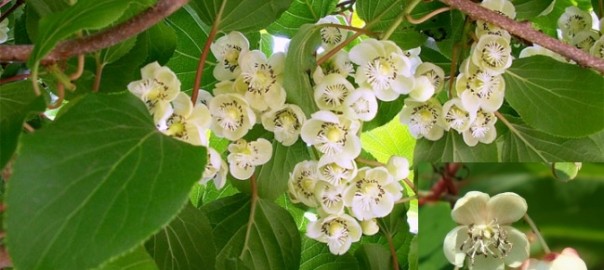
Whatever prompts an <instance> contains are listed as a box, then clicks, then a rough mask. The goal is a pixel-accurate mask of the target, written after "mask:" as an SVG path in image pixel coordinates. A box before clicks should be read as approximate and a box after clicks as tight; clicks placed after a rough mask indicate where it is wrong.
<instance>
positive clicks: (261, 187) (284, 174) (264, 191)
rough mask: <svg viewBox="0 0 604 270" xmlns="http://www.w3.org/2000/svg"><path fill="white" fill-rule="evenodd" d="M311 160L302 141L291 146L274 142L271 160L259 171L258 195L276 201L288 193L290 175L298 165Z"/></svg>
mask: <svg viewBox="0 0 604 270" xmlns="http://www.w3.org/2000/svg"><path fill="white" fill-rule="evenodd" d="M309 159H310V154H309V153H308V149H307V148H306V144H305V143H304V142H303V141H302V140H301V139H299V140H298V141H297V142H296V143H295V144H293V145H291V146H283V145H282V144H281V143H279V142H277V141H274V142H273V156H272V157H271V160H269V161H268V163H266V164H264V165H262V167H260V170H259V171H258V177H257V179H258V195H259V196H260V197H262V198H264V199H268V200H271V201H272V200H275V199H276V198H277V197H279V195H281V194H283V193H284V192H285V191H287V182H288V180H289V173H290V172H292V171H293V170H294V167H295V166H296V164H298V163H299V162H301V161H303V160H309Z"/></svg>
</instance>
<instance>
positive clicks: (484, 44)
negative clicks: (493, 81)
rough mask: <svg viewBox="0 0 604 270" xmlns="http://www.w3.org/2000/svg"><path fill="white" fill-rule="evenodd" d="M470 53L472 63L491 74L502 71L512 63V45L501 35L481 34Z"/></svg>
mask: <svg viewBox="0 0 604 270" xmlns="http://www.w3.org/2000/svg"><path fill="white" fill-rule="evenodd" d="M471 54H472V56H471V58H472V62H473V63H474V65H476V66H478V67H480V68H482V69H485V70H486V71H488V72H490V73H491V74H493V75H496V74H501V73H503V72H504V71H505V70H506V69H507V68H509V67H510V66H511V65H512V46H510V43H509V41H508V40H506V39H505V38H503V37H501V36H497V35H483V36H481V37H480V39H479V40H478V43H476V44H475V46H473V48H472V52H471Z"/></svg>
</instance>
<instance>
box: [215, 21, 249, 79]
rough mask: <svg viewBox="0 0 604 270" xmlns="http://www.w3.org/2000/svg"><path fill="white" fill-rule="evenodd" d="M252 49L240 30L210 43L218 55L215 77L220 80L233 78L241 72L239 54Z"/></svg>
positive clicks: (216, 55)
mask: <svg viewBox="0 0 604 270" xmlns="http://www.w3.org/2000/svg"><path fill="white" fill-rule="evenodd" d="M249 49H250V43H249V41H248V40H247V38H246V37H245V36H244V35H243V34H241V33H240V32H237V31H233V32H231V33H229V34H227V35H224V36H222V37H220V38H219V39H217V40H216V42H214V43H212V45H210V50H212V53H213V54H214V56H215V57H216V61H217V64H216V66H215V67H214V77H215V78H216V79H217V80H219V81H227V80H233V79H235V78H237V76H239V74H241V67H240V66H239V56H240V55H241V54H242V53H245V52H247V51H248V50H249Z"/></svg>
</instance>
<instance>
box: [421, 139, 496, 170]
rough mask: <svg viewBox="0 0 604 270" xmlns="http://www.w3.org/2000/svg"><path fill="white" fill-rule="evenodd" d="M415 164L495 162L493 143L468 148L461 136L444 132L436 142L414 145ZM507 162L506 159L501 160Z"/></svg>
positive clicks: (494, 146) (428, 141)
mask: <svg viewBox="0 0 604 270" xmlns="http://www.w3.org/2000/svg"><path fill="white" fill-rule="evenodd" d="M414 160H415V162H414V163H415V164H417V163H418V162H489V161H491V162H496V161H497V160H498V158H497V145H496V144H495V143H491V144H483V143H479V144H478V145H476V146H468V145H467V144H466V143H465V142H464V141H463V138H462V135H460V134H458V133H457V132H455V131H450V132H445V135H444V136H443V137H442V138H441V139H440V140H438V141H430V140H426V139H419V140H417V143H416V145H415V155H414ZM503 160H507V159H505V158H504V159H503Z"/></svg>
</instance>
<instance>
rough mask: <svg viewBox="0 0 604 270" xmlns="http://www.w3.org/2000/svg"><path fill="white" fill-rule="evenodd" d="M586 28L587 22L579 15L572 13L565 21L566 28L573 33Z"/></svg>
mask: <svg viewBox="0 0 604 270" xmlns="http://www.w3.org/2000/svg"><path fill="white" fill-rule="evenodd" d="M585 28H587V22H586V21H585V20H584V19H583V17H582V16H581V15H572V16H570V18H568V21H567V22H566V29H568V30H569V31H571V32H572V33H573V34H576V33H577V32H579V31H581V30H583V29H585Z"/></svg>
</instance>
